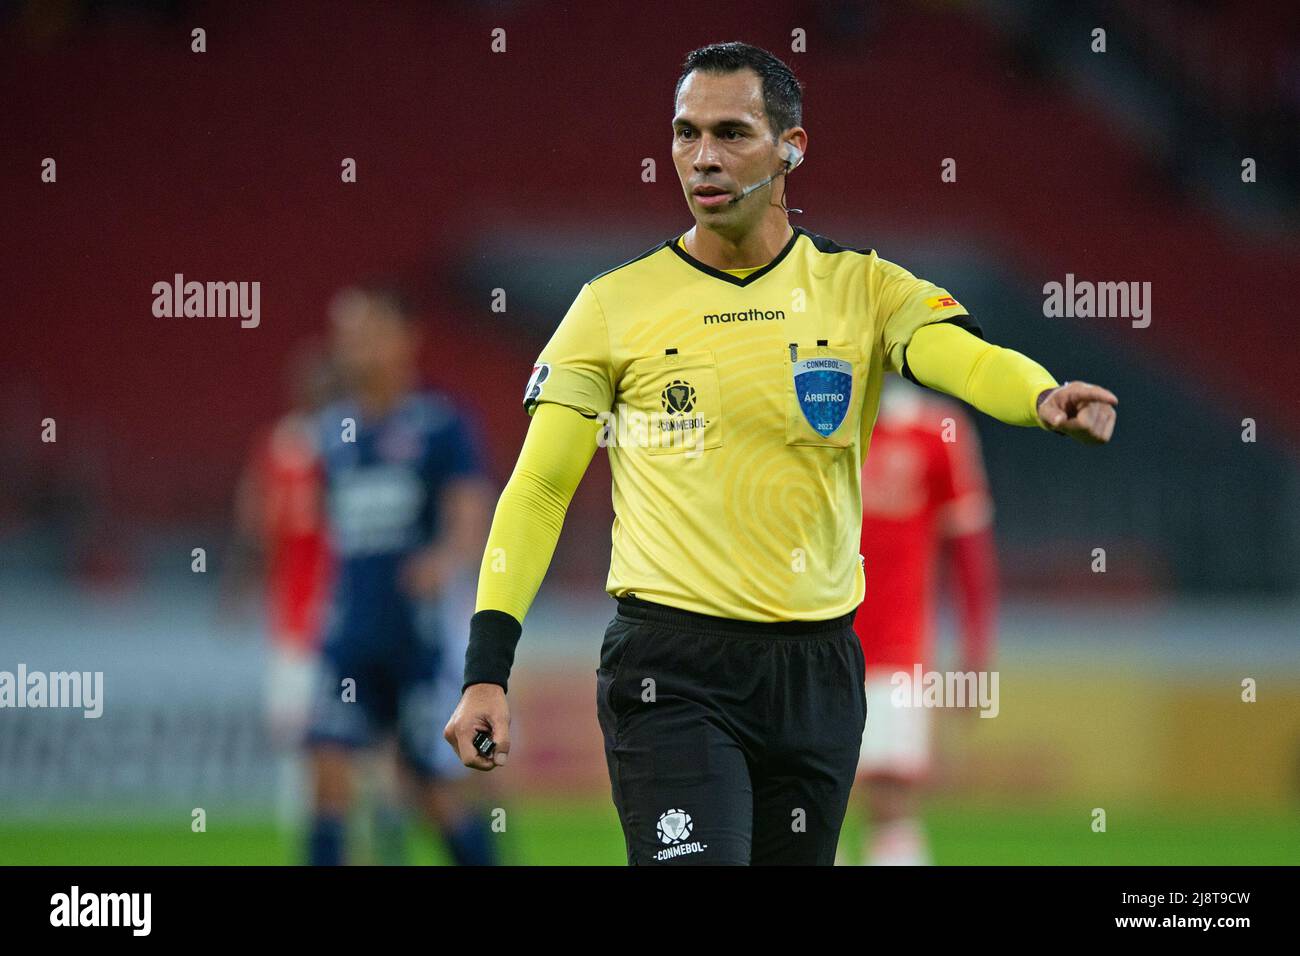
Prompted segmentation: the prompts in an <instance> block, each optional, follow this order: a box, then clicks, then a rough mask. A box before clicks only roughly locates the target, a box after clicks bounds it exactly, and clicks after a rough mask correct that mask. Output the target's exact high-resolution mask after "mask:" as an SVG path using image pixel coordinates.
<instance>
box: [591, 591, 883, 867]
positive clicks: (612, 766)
mask: <svg viewBox="0 0 1300 956" xmlns="http://www.w3.org/2000/svg"><path fill="white" fill-rule="evenodd" d="M618 603H619V607H618V613H617V614H616V615H615V617H614V620H613V621H611V622H610V624H609V627H608V628H607V629H606V630H605V642H604V644H603V645H602V647H601V652H600V668H599V669H598V670H597V671H596V713H597V716H598V717H599V719H600V727H601V731H602V733H603V734H604V738H605V759H606V761H607V763H608V765H609V778H610V783H611V785H612V789H613V796H614V805H615V806H616V807H617V809H618V815H619V820H620V822H621V823H622V825H623V835H624V838H625V839H626V841H627V859H628V863H629V864H633V865H636V864H656V863H673V864H683V865H685V864H705V865H708V864H733V865H747V864H754V865H760V864H820V865H826V866H829V865H831V864H832V863H834V861H835V846H836V843H837V842H838V841H839V835H840V825H841V824H842V823H843V821H844V812H845V809H846V808H847V806H848V799H849V790H850V789H851V788H852V786H853V778H854V773H855V771H856V769H857V763H858V752H859V749H860V746H861V742H862V730H863V727H864V725H865V724H866V716H867V700H866V694H865V691H864V688H863V675H864V670H865V663H864V661H863V656H862V646H861V644H859V642H858V638H857V635H856V634H854V632H853V614H851V613H850V614H846V615H844V616H843V617H840V618H835V619H833V620H829V621H801V622H784V623H779V624H760V623H754V622H747V621H732V620H728V619H726V618H718V617H710V616H708V615H704V614H695V613H692V612H690V611H681V610H677V609H676V608H669V607H665V606H663V605H659V604H652V603H650V602H647V601H642V600H639V599H637V598H620V599H619V602H618Z"/></svg>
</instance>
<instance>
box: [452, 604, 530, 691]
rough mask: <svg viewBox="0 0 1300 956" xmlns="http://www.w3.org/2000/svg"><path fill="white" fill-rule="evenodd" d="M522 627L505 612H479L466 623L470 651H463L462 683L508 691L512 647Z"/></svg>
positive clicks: (513, 651)
mask: <svg viewBox="0 0 1300 956" xmlns="http://www.w3.org/2000/svg"><path fill="white" fill-rule="evenodd" d="M521 633H523V626H522V625H521V624H520V623H519V622H518V621H516V620H515V619H514V618H513V617H511V616H510V615H509V614H507V613H506V612H505V611H479V612H477V613H476V614H475V615H474V616H473V617H472V618H470V619H469V647H468V648H467V649H466V651H465V683H463V684H462V685H461V688H460V691H461V693H462V694H463V693H464V692H465V688H466V687H468V686H469V685H470V684H496V685H497V686H499V687H500V688H501V689H502V690H507V689H508V688H507V686H506V682H507V681H508V680H509V678H510V668H511V666H512V665H513V664H514V662H515V645H516V644H518V643H519V635H520V634H521Z"/></svg>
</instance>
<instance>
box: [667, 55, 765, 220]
mask: <svg viewBox="0 0 1300 956" xmlns="http://www.w3.org/2000/svg"><path fill="white" fill-rule="evenodd" d="M777 147H778V143H777V142H776V141H774V140H773V138H772V128H771V127H770V126H769V125H768V122H767V114H766V113H765V112H764V110H763V85H762V81H761V80H760V79H759V76H758V74H757V73H755V72H754V71H753V70H750V69H744V70H736V71H734V72H732V73H704V72H701V71H699V70H696V71H694V72H693V73H691V74H690V75H689V76H687V77H686V80H685V81H684V82H683V83H682V88H681V91H680V92H679V93H678V94H677V113H676V115H675V116H673V163H674V165H676V167H677V177H678V178H679V179H680V180H681V182H682V191H683V192H685V193H686V202H687V205H689V206H690V208H691V214H692V215H693V216H694V217H695V221H696V222H697V223H699V224H700V225H701V226H704V227H706V228H708V229H713V230H714V231H717V232H724V233H732V234H742V233H744V232H747V231H749V230H750V229H752V228H753V227H754V226H755V225H757V223H758V222H759V220H760V219H761V218H762V217H763V214H764V212H765V211H766V210H767V203H766V202H764V199H763V197H764V196H769V195H770V189H771V188H772V187H771V185H769V186H766V187H764V188H762V189H757V190H755V191H754V192H753V193H751V194H750V195H749V196H747V197H745V198H744V199H742V200H741V201H739V202H732V201H731V200H733V199H735V198H736V197H737V196H739V195H740V192H741V190H743V189H744V188H745V187H746V186H748V185H751V184H753V183H758V182H762V181H763V180H764V179H766V178H767V177H768V176H770V175H772V173H773V172H775V171H776V170H777V169H779V168H780V154H779V152H778V150H777ZM775 182H776V183H779V182H780V180H776V181H775Z"/></svg>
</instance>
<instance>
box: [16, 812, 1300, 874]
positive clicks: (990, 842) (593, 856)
mask: <svg viewBox="0 0 1300 956" xmlns="http://www.w3.org/2000/svg"><path fill="white" fill-rule="evenodd" d="M1090 809H1091V808H1090V807H1088V806H1084V805H1082V804H1080V806H1078V807H1066V808H1056V809H1044V810H1006V809H994V808H989V807H983V806H982V807H978V808H976V807H970V806H963V805H961V804H957V803H935V804H933V805H932V806H931V808H930V809H929V811H928V812H927V815H926V824H927V826H928V828H929V832H930V836H931V841H932V845H933V849H934V854H935V860H936V862H937V863H939V864H949V865H969V864H993V865H1002V864H1083V865H1096V864H1118V865H1178V864H1188V865H1207V864H1216V865H1241V864H1292V865H1293V864H1295V863H1297V862H1300V817H1297V816H1296V815H1295V814H1286V813H1274V814H1263V813H1255V814H1237V813H1232V812H1229V811H1225V810H1219V811H1216V812H1206V811H1197V810H1192V809H1189V810H1181V811H1168V810H1162V811H1161V812H1152V811H1151V810H1145V811H1140V810H1136V809H1133V808H1127V809H1125V808H1114V809H1111V810H1110V811H1109V819H1108V826H1107V832H1106V833H1094V832H1093V831H1092V829H1091V826H1090V822H1091V818H1090V816H1089V813H1090ZM187 824H188V818H187V817H185V818H182V823H181V825H180V826H179V827H178V828H167V827H165V826H162V825H158V824H130V825H128V824H121V825H116V826H110V825H103V824H101V825H85V826H79V825H58V826H56V825H52V824H30V825H24V824H18V823H14V822H9V823H4V824H0V865H13V864H36V865H78V866H85V865H103V864H119V865H121V864H125V865H136V864H173V865H175V864H179V865H211V864H217V865H247V864H262V865H279V864H290V863H296V862H298V859H299V855H300V844H301V841H300V840H298V839H296V838H295V837H292V836H286V835H282V834H280V833H278V832H277V831H276V829H275V827H273V826H270V825H256V824H251V825H250V824H240V825H238V826H229V827H226V826H222V825H221V823H220V821H219V820H214V819H212V818H211V817H210V818H209V820H208V832H206V833H190V832H189V828H188V825H187ZM863 833H864V829H863V827H862V826H861V825H860V823H859V821H858V820H857V819H854V818H853V816H852V815H851V816H850V819H849V820H848V821H846V823H845V828H844V833H843V836H842V838H841V844H840V845H841V850H842V852H843V854H844V856H845V857H846V858H847V859H848V860H849V861H853V862H856V860H857V855H858V850H859V848H860V846H861V844H862V836H863ZM500 839H501V849H502V853H503V856H504V858H505V862H508V863H515V864H524V865H623V863H624V860H625V857H624V855H623V854H624V851H623V839H622V835H621V833H620V832H619V827H618V819H617V817H616V816H615V814H614V810H613V807H612V806H611V805H610V803H609V801H608V799H607V798H605V799H593V800H588V801H580V802H579V801H573V802H567V803H564V804H556V803H551V802H547V803H541V802H538V801H537V800H535V799H534V800H532V801H530V802H529V803H526V804H520V805H516V806H513V807H511V808H508V817H507V829H506V832H505V833H503V834H501V836H500ZM410 843H411V862H413V863H443V862H445V861H446V857H445V856H444V854H443V852H442V849H441V847H440V846H439V845H438V844H437V842H436V841H435V840H434V839H433V838H431V837H430V836H429V835H427V834H426V833H424V832H423V831H422V830H421V829H420V828H415V827H413V828H412V833H411V839H410Z"/></svg>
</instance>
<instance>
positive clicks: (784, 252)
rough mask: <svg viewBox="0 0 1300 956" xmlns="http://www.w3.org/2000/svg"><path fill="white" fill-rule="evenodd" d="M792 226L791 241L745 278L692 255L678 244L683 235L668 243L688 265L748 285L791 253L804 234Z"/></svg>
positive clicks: (736, 283)
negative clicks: (707, 263)
mask: <svg viewBox="0 0 1300 956" xmlns="http://www.w3.org/2000/svg"><path fill="white" fill-rule="evenodd" d="M790 228H791V229H793V230H794V232H793V233H792V234H791V236H790V241H789V242H787V243H786V244H785V246H784V247H783V248H782V249H781V251H780V252H778V253H777V254H776V258H775V259H773V260H772V261H771V262H769V263H768V264H767V265H765V266H763V267H762V268H761V269H755V270H754V271H753V272H751V273H750V274H749V275H747V276H745V278H743V279H742V278H740V277H739V276H733V275H730V274H728V273H726V272H723V271H722V270H721V269H715V268H713V266H709V265H705V264H704V263H703V262H701V261H700V260H699V259H696V258H695V257H694V256H693V255H691V254H690V253H689V252H687V251H686V250H685V249H683V248H682V247H681V246H679V245H678V244H677V240H678V239H680V238H681V237H682V236H681V235H679V236H674V237H673V238H672V239H669V240H668V242H667V245H668V248H670V249H672V251H673V252H675V253H677V255H679V256H680V257H681V259H682V261H683V262H685V263H686V264H687V265H688V266H691V267H692V268H694V269H699V270H700V271H701V272H703V273H704V274H705V275H708V276H713V278H715V279H721V280H722V281H723V282H730V283H731V284H732V285H739V286H747V285H749V284H750V283H751V282H754V281H756V280H758V279H761V278H762V277H763V276H765V275H767V274H768V273H769V272H771V271H772V270H773V269H775V268H776V267H777V266H779V265H780V264H781V260H783V259H784V258H785V257H786V256H788V255H789V254H790V250H791V249H793V248H794V244H795V243H796V242H797V241H798V240H799V237H800V236H801V235H802V234H803V230H802V229H800V228H799V227H798V226H796V225H794V224H793V223H791V224H790ZM682 235H685V233H682Z"/></svg>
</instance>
